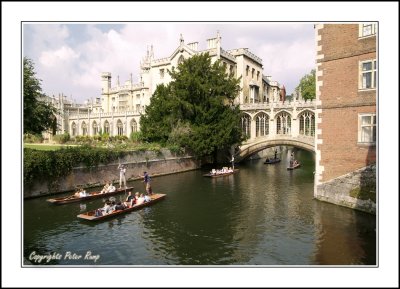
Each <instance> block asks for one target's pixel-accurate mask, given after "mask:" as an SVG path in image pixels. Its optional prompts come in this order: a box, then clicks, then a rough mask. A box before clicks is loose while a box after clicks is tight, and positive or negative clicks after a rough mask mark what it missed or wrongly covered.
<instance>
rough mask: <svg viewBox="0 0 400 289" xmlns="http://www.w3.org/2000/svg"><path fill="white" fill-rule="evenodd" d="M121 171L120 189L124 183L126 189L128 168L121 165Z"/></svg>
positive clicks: (119, 166) (119, 167)
mask: <svg viewBox="0 0 400 289" xmlns="http://www.w3.org/2000/svg"><path fill="white" fill-rule="evenodd" d="M118 169H119V189H121V188H122V183H124V186H125V189H126V177H125V174H126V168H125V165H124V164H119V165H118Z"/></svg>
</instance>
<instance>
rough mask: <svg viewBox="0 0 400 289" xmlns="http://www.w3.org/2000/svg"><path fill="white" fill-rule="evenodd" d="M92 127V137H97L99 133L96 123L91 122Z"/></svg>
mask: <svg viewBox="0 0 400 289" xmlns="http://www.w3.org/2000/svg"><path fill="white" fill-rule="evenodd" d="M92 127H93V135H97V134H98V133H99V127H98V125H97V122H96V121H94V122H93V124H92Z"/></svg>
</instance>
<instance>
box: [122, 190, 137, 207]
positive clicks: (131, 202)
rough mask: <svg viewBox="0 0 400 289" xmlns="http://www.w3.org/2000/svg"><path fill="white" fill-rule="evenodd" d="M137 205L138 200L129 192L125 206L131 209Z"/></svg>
mask: <svg viewBox="0 0 400 289" xmlns="http://www.w3.org/2000/svg"><path fill="white" fill-rule="evenodd" d="M135 203H136V198H135V196H133V195H132V192H129V193H128V196H127V197H126V200H125V202H124V205H125V206H126V207H127V208H130V207H132V206H133V205H134V204H135Z"/></svg>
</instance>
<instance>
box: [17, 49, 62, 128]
mask: <svg viewBox="0 0 400 289" xmlns="http://www.w3.org/2000/svg"><path fill="white" fill-rule="evenodd" d="M23 81H24V86H23V90H24V133H32V134H40V133H42V132H43V131H45V130H48V129H50V128H53V127H54V123H55V115H54V113H55V112H56V110H55V108H54V107H53V106H52V105H51V104H47V103H45V102H44V101H40V98H41V97H43V96H44V94H43V93H42V88H41V86H40V81H41V80H40V79H38V78H36V72H35V68H34V63H33V61H32V60H31V59H29V58H26V57H24V79H23Z"/></svg>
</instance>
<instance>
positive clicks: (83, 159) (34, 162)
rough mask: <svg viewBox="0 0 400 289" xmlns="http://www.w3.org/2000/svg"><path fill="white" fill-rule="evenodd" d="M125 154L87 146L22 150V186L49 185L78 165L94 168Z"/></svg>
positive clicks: (120, 151) (119, 151)
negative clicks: (36, 183)
mask: <svg viewBox="0 0 400 289" xmlns="http://www.w3.org/2000/svg"><path fill="white" fill-rule="evenodd" d="M125 154H126V152H123V151H122V150H108V149H104V148H92V147H90V146H88V145H83V146H81V147H66V148H62V149H60V150H56V151H43V150H35V149H28V148H25V149H24V185H25V186H29V185H31V184H32V183H33V181H34V180H35V181H38V180H39V181H41V180H46V181H48V182H49V183H51V181H54V180H56V179H57V178H59V177H61V176H66V175H68V174H69V173H70V172H71V171H72V168H73V167H74V166H78V165H80V164H83V165H85V166H86V167H88V168H90V167H96V166H98V165H99V164H107V163H110V162H112V161H114V160H117V159H118V158H120V157H123V156H124V155H125Z"/></svg>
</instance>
